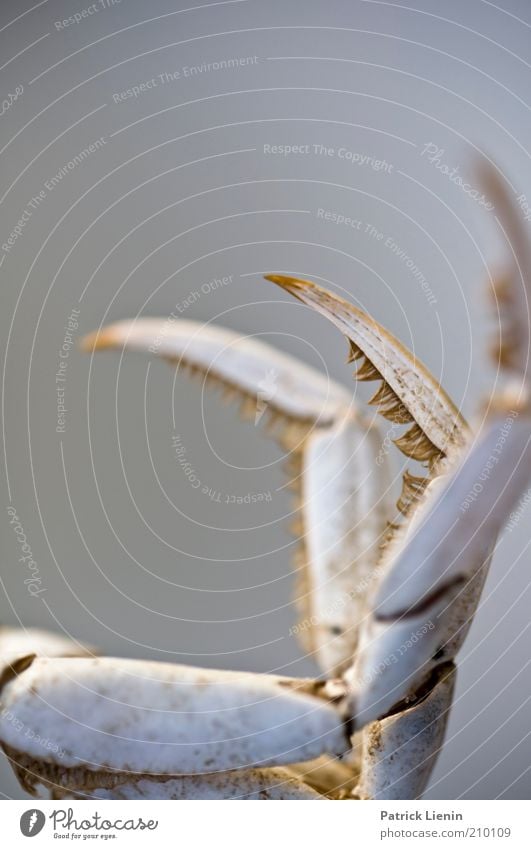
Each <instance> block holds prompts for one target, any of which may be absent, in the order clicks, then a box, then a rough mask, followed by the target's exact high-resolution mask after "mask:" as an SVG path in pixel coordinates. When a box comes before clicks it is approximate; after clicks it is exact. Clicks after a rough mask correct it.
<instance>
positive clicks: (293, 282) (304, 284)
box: [264, 274, 314, 296]
mask: <svg viewBox="0 0 531 849" xmlns="http://www.w3.org/2000/svg"><path fill="white" fill-rule="evenodd" d="M264 280H269V281H270V282H271V283H276V285H277V286H280V288H281V289H286V291H287V292H291V294H292V295H295V296H297V293H298V292H300V291H304V290H305V289H311V288H312V287H313V286H314V284H313V283H312V282H311V281H310V280H300V279H299V278H297V277H290V276H289V275H288V274H264Z"/></svg>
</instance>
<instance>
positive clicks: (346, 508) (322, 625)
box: [301, 417, 391, 675]
mask: <svg viewBox="0 0 531 849" xmlns="http://www.w3.org/2000/svg"><path fill="white" fill-rule="evenodd" d="M379 453H380V455H381V456H382V461H380V462H375V461H376V459H377V458H378V455H379ZM302 482H303V492H302V507H301V513H302V518H303V522H304V528H305V536H304V540H305V548H306V554H307V562H308V569H309V571H310V573H311V575H312V582H311V586H312V592H311V598H310V605H309V607H310V610H311V618H310V623H311V625H312V626H313V630H312V639H313V645H314V647H315V651H316V653H317V656H318V657H319V660H320V666H321V668H322V669H323V670H324V672H325V674H328V675H336V674H339V673H340V672H341V671H344V669H345V668H346V667H347V666H348V665H350V664H351V663H352V658H353V657H354V654H355V651H356V646H357V642H358V631H359V626H360V624H361V622H362V621H363V618H364V616H365V615H366V613H367V596H368V595H369V593H370V590H371V589H373V588H374V585H375V582H377V579H378V576H379V570H378V569H377V568H376V563H377V561H378V559H379V556H380V546H381V543H382V537H383V534H384V530H385V528H386V522H387V519H388V517H389V515H390V513H391V508H390V503H389V502H390V495H389V492H390V475H389V469H388V465H387V463H386V462H384V461H383V454H382V440H381V435H380V430H379V429H378V428H377V427H375V426H374V425H373V423H370V422H368V421H367V422H366V423H365V424H364V425H363V426H360V424H359V423H358V422H357V421H354V420H352V419H351V418H349V417H347V418H344V419H342V420H341V421H339V422H338V423H337V424H336V425H334V426H333V427H331V428H328V429H326V430H321V431H315V432H314V433H313V434H312V436H311V437H310V438H309V439H308V442H307V444H306V448H305V451H304V456H303V466H302ZM303 624H304V623H303Z"/></svg>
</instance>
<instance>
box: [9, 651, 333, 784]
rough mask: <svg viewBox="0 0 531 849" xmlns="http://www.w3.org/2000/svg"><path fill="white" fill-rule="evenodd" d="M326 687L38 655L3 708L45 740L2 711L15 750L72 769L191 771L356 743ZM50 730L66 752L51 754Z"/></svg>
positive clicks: (262, 762) (272, 761) (302, 756)
mask: <svg viewBox="0 0 531 849" xmlns="http://www.w3.org/2000/svg"><path fill="white" fill-rule="evenodd" d="M340 695H341V692H339V693H337V694H335V696H334V697H333V699H332V698H329V697H328V696H327V695H325V692H324V689H323V685H322V684H320V683H319V682H315V681H311V680H300V679H289V678H280V677H276V676H273V675H255V674H252V673H244V672H227V671H218V670H209V669H198V668H194V667H187V666H177V665H173V664H168V663H157V662H149V661H141V660H124V659H116V658H95V659H86V658H75V659H74V658H58V659H46V658H36V659H35V660H34V661H33V663H32V664H31V665H30V666H29V668H27V669H25V671H23V672H22V673H21V674H20V675H18V676H16V677H14V678H13V679H12V680H11V681H9V682H8V683H6V684H5V686H4V688H3V690H2V693H1V704H2V707H3V708H4V709H5V711H7V712H9V714H10V715H13V716H15V717H16V719H17V721H18V723H17V725H18V724H20V723H22V725H23V726H24V727H29V728H32V729H33V731H34V732H35V740H34V739H33V738H27V737H25V736H23V735H21V734H20V732H19V731H18V729H17V726H16V725H14V724H13V722H10V721H7V720H5V719H4V715H0V740H1V742H2V744H3V745H4V746H5V747H6V748H7V749H8V751H9V752H10V753H11V752H12V751H14V752H21V753H22V754H23V755H25V756H27V757H29V758H33V759H35V761H37V762H39V761H43V762H44V763H45V764H46V763H48V764H50V763H51V764H55V766H56V767H57V768H58V769H59V771H60V772H63V771H65V770H68V769H69V768H80V767H82V768H84V769H86V770H88V771H109V772H112V771H118V772H131V773H141V774H143V773H153V774H156V775H161V774H166V775H181V774H196V773H205V772H213V771H218V770H227V769H239V768H245V767H250V766H257V765H259V766H267V765H272V766H274V765H281V764H285V763H289V762H290V761H303V760H310V759H312V758H315V757H317V756H319V755H320V754H322V753H324V752H331V753H333V754H336V755H340V754H342V753H344V752H345V751H347V750H348V748H349V740H348V733H347V730H346V728H345V725H344V722H343V717H342V715H341V712H340V709H339V707H338V706H337V705H336V704H335V701H336V700H337V698H338V697H339V696H340ZM44 736H46V737H47V738H49V739H50V740H51V741H52V742H54V743H56V744H57V745H58V746H59V748H60V750H61V752H60V755H56V754H55V753H54V752H53V751H51V750H50V751H43V749H42V746H41V745H40V744H39V742H38V738H39V737H40V738H42V737H44Z"/></svg>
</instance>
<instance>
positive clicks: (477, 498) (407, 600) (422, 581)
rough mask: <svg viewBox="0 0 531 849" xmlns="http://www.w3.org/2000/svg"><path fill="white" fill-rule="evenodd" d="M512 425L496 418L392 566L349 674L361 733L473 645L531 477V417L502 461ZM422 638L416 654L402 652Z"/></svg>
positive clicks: (519, 425) (421, 514)
mask: <svg viewBox="0 0 531 849" xmlns="http://www.w3.org/2000/svg"><path fill="white" fill-rule="evenodd" d="M505 422H506V419H503V418H501V417H496V418H495V419H494V421H492V422H491V423H490V424H489V425H488V426H487V427H486V428H485V432H484V433H483V434H482V435H481V436H480V437H479V438H478V439H477V441H476V442H475V443H474V445H473V447H472V448H471V450H470V451H469V453H468V454H467V456H466V457H465V459H464V460H463V461H462V463H460V464H459V466H458V468H457V469H456V470H455V473H454V474H453V475H451V476H450V477H448V478H447V479H445V480H444V481H442V482H441V483H440V484H437V486H435V488H434V492H433V494H432V497H428V498H427V500H426V502H425V504H424V505H423V507H422V508H421V509H420V510H419V511H418V512H417V514H416V516H415V518H414V520H413V522H412V524H411V526H410V528H409V529H408V533H407V535H406V537H405V539H404V541H403V544H402V547H401V549H400V551H399V552H398V554H397V555H396V556H395V557H394V559H393V561H392V562H391V563H390V565H389V570H388V572H387V574H386V576H385V578H384V580H383V581H382V583H381V585H380V586H379V588H378V592H377V594H376V596H375V598H374V600H373V611H372V615H371V616H370V618H369V619H368V620H367V624H366V627H365V628H364V629H363V633H362V635H361V638H360V651H359V653H358V656H357V658H356V662H355V664H354V665H353V667H352V669H351V670H349V671H348V672H347V673H346V675H345V679H346V680H347V682H348V684H349V686H350V688H351V690H352V694H353V696H352V698H353V710H354V711H355V713H356V725H357V726H363V725H366V724H367V723H368V722H371V721H372V720H373V719H376V718H378V717H382V716H384V715H385V714H386V713H387V712H388V711H389V710H390V709H391V708H392V707H393V706H394V705H395V704H396V703H397V702H399V701H400V700H401V699H404V698H407V697H408V696H410V695H411V694H413V693H414V692H415V689H416V688H417V687H418V686H419V685H420V684H421V683H422V681H423V680H425V679H426V677H427V676H428V675H429V674H430V671H431V670H432V669H433V668H434V667H435V666H437V665H438V664H439V663H441V662H442V661H447V660H452V659H453V657H454V656H455V654H456V652H457V651H458V650H459V648H460V647H461V645H462V643H463V641H464V639H465V637H466V634H467V632H468V628H469V626H470V623H471V621H472V618H473V616H474V613H475V611H476V607H477V604H478V600H479V594H480V592H481V588H482V585H483V580H484V577H485V572H486V569H487V568H488V563H489V560H490V557H491V554H492V550H493V547H494V545H495V542H496V538H497V535H498V533H499V531H500V528H501V526H502V524H503V522H504V521H505V520H506V518H507V516H508V515H509V512H510V510H511V507H512V506H513V504H514V503H515V501H516V500H517V499H518V498H519V497H520V495H521V494H522V492H523V491H524V489H525V487H526V486H527V485H528V482H529V478H530V476H531V445H530V440H531V421H530V418H529V416H528V415H525V414H522V415H520V417H519V418H517V419H514V420H512V425H511V427H510V428H509V430H508V431H507V432H506V433H505V437H504V442H503V448H502V449H501V454H500V448H499V446H500V433H502V432H505V431H504V426H505ZM497 457H499V458H500V460H499V462H495V463H492V459H493V458H497ZM485 470H488V474H485ZM478 484H479V485H480V486H479V487H478V486H477V485H478ZM419 634H420V637H418V638H417V639H414V650H405V651H401V648H400V647H401V646H404V645H406V646H407V645H408V641H411V640H412V638H413V635H419Z"/></svg>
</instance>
